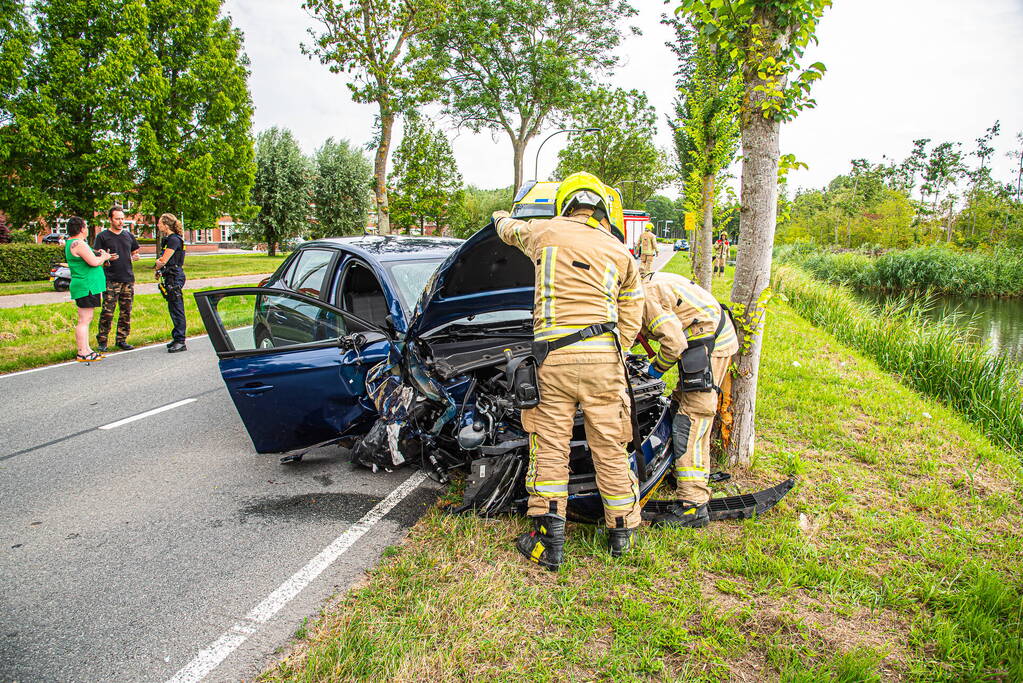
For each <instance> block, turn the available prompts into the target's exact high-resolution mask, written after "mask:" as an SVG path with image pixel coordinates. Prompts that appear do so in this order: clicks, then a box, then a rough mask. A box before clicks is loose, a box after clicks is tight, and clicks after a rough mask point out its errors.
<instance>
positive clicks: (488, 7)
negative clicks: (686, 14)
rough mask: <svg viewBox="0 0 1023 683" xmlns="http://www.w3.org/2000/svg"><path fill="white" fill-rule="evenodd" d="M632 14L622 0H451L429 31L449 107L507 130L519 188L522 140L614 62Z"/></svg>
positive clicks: (471, 123)
mask: <svg viewBox="0 0 1023 683" xmlns="http://www.w3.org/2000/svg"><path fill="white" fill-rule="evenodd" d="M635 13H636V11H635V10H634V9H633V8H632V6H631V5H630V4H629V3H628V2H627V1H626V0H611V1H610V2H608V1H607V0H515V1H509V0H452V11H451V14H450V16H449V17H448V19H447V20H446V21H445V22H444V23H443V24H441V25H439V26H438V27H437V29H436V30H435V31H433V32H432V33H431V37H432V40H433V43H434V46H435V48H436V51H437V57H438V60H439V61H442V62H443V63H444V64H445V67H446V69H445V73H446V90H445V95H444V104H445V110H446V112H447V113H448V114H449V115H450V116H451V117H452V118H453V119H454V120H455V121H456V122H458V124H459V125H463V124H464V125H465V126H466V127H468V128H469V129H470V130H472V131H474V132H479V131H480V130H481V129H488V130H492V131H496V132H504V133H505V134H506V135H507V136H508V139H509V140H510V141H511V143H512V157H513V162H512V163H513V166H514V174H513V175H514V185H513V187H514V188H518V187H519V186H520V185H521V184H522V181H523V161H524V155H525V151H526V145H528V144H529V141H530V140H532V139H533V138H534V137H536V135H537V134H539V133H540V131H541V130H542V129H543V127H544V126H545V125H546V124H547V123H548V122H549V121H550V120H551V118H552V116H553V115H554V114H556V113H557V112H559V111H562V110H565V109H567V108H568V107H570V106H571V105H572V104H574V103H575V102H577V101H578V99H579V97H580V93H581V92H582V91H583V90H585V89H588V88H589V87H590V86H591V85H592V82H593V79H594V77H595V76H598V75H601V74H605V73H606V72H608V71H609V70H610V69H611V68H612V67H614V65H615V64H616V63H617V57H616V56H615V55H614V49H615V48H616V47H617V46H618V44H619V43H620V42H621V38H622V32H621V28H620V27H621V24H622V21H623V20H624V19H626V18H628V17H631V16H633V15H634V14H635Z"/></svg>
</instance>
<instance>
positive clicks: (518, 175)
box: [511, 136, 528, 197]
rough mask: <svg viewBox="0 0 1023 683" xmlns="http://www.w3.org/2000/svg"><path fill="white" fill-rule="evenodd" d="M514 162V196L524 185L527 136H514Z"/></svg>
mask: <svg viewBox="0 0 1023 683" xmlns="http://www.w3.org/2000/svg"><path fill="white" fill-rule="evenodd" d="M511 141H512V152H513V155H514V156H513V157H512V163H513V164H515V182H514V183H513V184H512V196H513V197H514V196H515V194H516V193H517V192H518V191H519V188H520V187H522V161H523V158H524V157H525V154H526V143H527V142H528V140H526V139H525V138H521V137H519V138H516V137H514V136H512V139H511Z"/></svg>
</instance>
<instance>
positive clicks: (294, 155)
mask: <svg viewBox="0 0 1023 683" xmlns="http://www.w3.org/2000/svg"><path fill="white" fill-rule="evenodd" d="M310 175H311V170H310V168H309V161H308V160H307V159H306V158H305V156H303V154H302V150H301V149H299V147H298V143H297V142H295V138H294V136H293V135H292V133H291V131H290V130H288V129H281V128H277V127H276V126H274V127H273V128H269V129H267V130H265V131H263V132H262V133H260V134H259V135H257V136H256V182H255V185H254V186H253V188H252V201H253V203H254V204H256V205H257V206H258V207H259V213H258V214H257V215H256V219H255V220H254V221H252V223H250V224H249V225H248V226H247V227H246V230H245V231H244V232H245V236H246V237H249V238H251V239H253V240H254V241H257V242H264V243H266V245H267V253H268V254H269V255H270V256H273V255H274V254H276V253H277V245H278V244H280V243H281V242H282V241H284V240H285V239H287V238H289V237H295V236H297V235H300V234H302V233H303V232H304V231H305V230H306V229H307V228H308V227H309V221H308V216H309V198H310V192H311V187H310Z"/></svg>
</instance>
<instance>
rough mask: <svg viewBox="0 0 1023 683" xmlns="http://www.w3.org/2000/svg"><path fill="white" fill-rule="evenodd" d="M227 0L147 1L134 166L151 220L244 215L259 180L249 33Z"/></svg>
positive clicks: (204, 221) (207, 220) (206, 220)
mask: <svg viewBox="0 0 1023 683" xmlns="http://www.w3.org/2000/svg"><path fill="white" fill-rule="evenodd" d="M220 5H221V0H147V2H146V9H147V15H148V16H147V21H146V40H145V43H144V44H143V54H142V56H141V60H140V61H141V64H140V68H139V88H140V92H141V93H142V94H143V95H142V96H141V97H139V98H138V99H137V100H136V101H135V102H134V103H133V104H134V107H136V111H137V113H138V115H139V121H138V127H137V131H136V135H135V136H134V137H135V140H136V148H135V162H136V164H137V165H138V170H139V187H138V193H139V198H140V200H141V204H140V208H141V209H142V211H143V212H144V213H151V214H157V215H158V214H160V213H162V212H164V211H173V212H175V213H177V214H179V216H180V215H182V214H184V215H186V216H187V220H188V222H189V224H191V225H198V226H209V225H212V224H213V223H214V221H215V220H216V218H217V216H219V215H222V214H231V215H233V216H235V217H237V218H244V217H246V216H247V215H248V213H249V209H250V203H249V193H250V191H251V189H252V183H253V179H254V177H255V173H256V164H255V161H254V156H255V151H254V148H253V139H252V133H251V129H252V113H253V107H252V97H251V95H250V93H249V87H248V76H249V71H248V64H249V62H248V58H247V57H246V56H245V54H244V53H243V52H242V48H243V45H242V34H241V32H240V31H239V30H237V29H235V28H233V27H232V26H231V20H230V19H228V18H220V17H219V13H220Z"/></svg>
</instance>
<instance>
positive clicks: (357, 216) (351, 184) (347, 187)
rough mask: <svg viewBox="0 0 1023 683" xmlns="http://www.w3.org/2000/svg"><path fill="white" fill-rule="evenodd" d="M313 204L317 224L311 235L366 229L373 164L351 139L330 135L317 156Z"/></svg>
mask: <svg viewBox="0 0 1023 683" xmlns="http://www.w3.org/2000/svg"><path fill="white" fill-rule="evenodd" d="M313 163H314V166H315V174H316V175H315V177H314V178H313V203H314V204H315V205H316V220H317V224H316V225H315V226H314V227H312V228H311V229H310V230H309V234H310V237H313V238H319V237H330V236H334V235H357V234H361V233H362V232H363V230H364V229H365V228H366V218H367V216H368V214H369V210H370V208H371V206H372V200H371V198H370V189H371V187H372V182H373V180H372V179H373V167H372V166H371V165H370V163H369V161H368V160H367V159H366V157H365V156H363V154H362V152H361V151H360V150H358V149H357V148H355V147H354V146H351V145H349V144H348V141H347V140H341V141H338V142H335V141H334V138H327V141H326V142H324V143H323V146H321V147H320V148H319V149H318V150H316V154H315V157H314V159H313Z"/></svg>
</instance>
